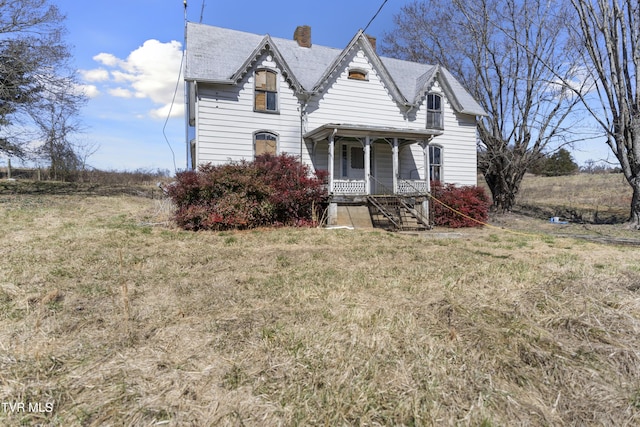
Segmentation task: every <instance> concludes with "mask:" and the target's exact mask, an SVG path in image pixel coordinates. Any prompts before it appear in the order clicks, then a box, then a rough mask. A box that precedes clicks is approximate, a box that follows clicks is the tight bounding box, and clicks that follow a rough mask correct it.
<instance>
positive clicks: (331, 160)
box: [304, 124, 442, 197]
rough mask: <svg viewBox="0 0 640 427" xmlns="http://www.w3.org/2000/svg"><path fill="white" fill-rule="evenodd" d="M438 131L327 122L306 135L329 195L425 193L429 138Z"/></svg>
mask: <svg viewBox="0 0 640 427" xmlns="http://www.w3.org/2000/svg"><path fill="white" fill-rule="evenodd" d="M441 133H442V132H441V131H434V130H426V129H425V130H415V129H395V128H385V127H371V126H360V125H346V124H326V125H323V126H321V127H319V128H316V129H314V130H312V131H310V132H308V133H307V134H305V135H304V137H305V139H306V140H307V141H311V142H312V144H313V149H312V153H313V155H312V161H313V163H314V167H315V168H316V169H325V168H326V170H327V172H328V183H327V184H328V190H329V194H330V195H332V196H345V197H348V196H354V197H355V196H368V195H382V194H385V195H389V194H391V195H400V196H402V195H407V196H408V195H425V194H427V193H428V192H429V191H430V176H429V175H430V174H429V143H430V142H431V140H432V139H433V137H434V136H437V135H439V134H441Z"/></svg>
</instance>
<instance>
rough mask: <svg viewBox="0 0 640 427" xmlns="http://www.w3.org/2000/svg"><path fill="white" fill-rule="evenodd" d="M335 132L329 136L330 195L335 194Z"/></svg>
mask: <svg viewBox="0 0 640 427" xmlns="http://www.w3.org/2000/svg"><path fill="white" fill-rule="evenodd" d="M335 134H336V133H335V131H334V132H333V133H332V134H330V135H329V159H328V160H327V161H328V162H329V164H328V165H327V170H328V171H329V194H333V157H334V152H335V139H334V136H335Z"/></svg>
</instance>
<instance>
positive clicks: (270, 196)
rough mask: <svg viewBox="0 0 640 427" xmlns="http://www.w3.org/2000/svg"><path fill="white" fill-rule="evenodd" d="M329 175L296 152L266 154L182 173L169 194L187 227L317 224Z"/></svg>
mask: <svg viewBox="0 0 640 427" xmlns="http://www.w3.org/2000/svg"><path fill="white" fill-rule="evenodd" d="M324 178H325V177H324V175H323V174H322V173H318V172H316V173H311V171H310V169H309V167H308V166H307V165H305V164H303V163H301V162H300V161H299V160H298V159H297V158H296V157H294V156H291V155H288V154H282V155H279V156H273V155H269V154H264V155H261V156H258V157H257V158H256V159H255V160H254V161H252V162H247V161H240V162H235V163H229V164H225V165H219V166H212V165H210V164H208V165H204V166H201V167H200V169H199V170H198V171H186V172H181V173H178V174H177V175H176V182H175V183H174V184H173V185H172V186H170V187H169V189H168V193H169V196H170V197H171V199H172V200H173V202H174V203H175V204H176V206H177V209H176V212H175V220H176V222H177V224H178V225H179V226H180V227H182V228H184V229H185V230H194V231H195V230H218V231H220V230H229V229H247V228H256V227H261V226H280V225H294V226H314V225H317V221H318V220H317V219H318V218H319V216H320V215H319V213H321V212H322V211H323V209H324V207H325V205H326V203H327V199H328V195H327V191H326V188H325V186H324Z"/></svg>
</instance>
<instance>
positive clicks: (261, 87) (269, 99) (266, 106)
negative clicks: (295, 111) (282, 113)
mask: <svg viewBox="0 0 640 427" xmlns="http://www.w3.org/2000/svg"><path fill="white" fill-rule="evenodd" d="M253 108H254V110H255V111H264V112H276V111H278V74H277V73H276V72H275V71H272V70H258V71H256V74H255V100H254V104H253Z"/></svg>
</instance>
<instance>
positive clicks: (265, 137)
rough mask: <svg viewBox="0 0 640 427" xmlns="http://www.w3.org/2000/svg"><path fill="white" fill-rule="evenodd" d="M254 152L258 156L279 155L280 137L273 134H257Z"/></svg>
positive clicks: (254, 139)
mask: <svg viewBox="0 0 640 427" xmlns="http://www.w3.org/2000/svg"><path fill="white" fill-rule="evenodd" d="M253 150H254V153H255V155H256V156H259V155H261V154H271V155H273V156H275V155H277V154H278V136H277V135H276V134H275V133H272V132H257V133H256V134H255V135H254V137H253Z"/></svg>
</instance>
